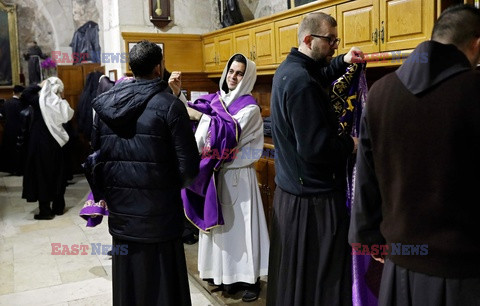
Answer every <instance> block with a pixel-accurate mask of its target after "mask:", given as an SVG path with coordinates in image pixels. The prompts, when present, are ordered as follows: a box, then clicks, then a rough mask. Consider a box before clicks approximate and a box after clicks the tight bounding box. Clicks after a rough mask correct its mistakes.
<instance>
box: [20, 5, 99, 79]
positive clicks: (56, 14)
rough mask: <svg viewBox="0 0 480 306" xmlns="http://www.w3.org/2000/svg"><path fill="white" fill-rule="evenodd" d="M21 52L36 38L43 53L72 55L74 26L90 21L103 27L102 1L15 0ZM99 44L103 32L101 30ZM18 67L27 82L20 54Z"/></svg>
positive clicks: (23, 62) (23, 61) (24, 66)
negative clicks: (57, 52)
mask: <svg viewBox="0 0 480 306" xmlns="http://www.w3.org/2000/svg"><path fill="white" fill-rule="evenodd" d="M15 4H16V5H17V22H18V44H19V49H20V50H19V51H20V55H23V54H24V53H25V52H26V51H27V43H28V42H30V41H36V42H37V44H38V46H39V47H40V48H41V49H42V51H43V53H45V54H47V55H51V52H52V51H60V52H63V53H67V54H71V52H72V49H71V48H70V46H69V45H70V42H71V41H72V38H73V34H74V32H75V30H76V29H77V28H79V27H80V26H81V25H83V24H84V23H85V22H87V21H89V20H91V21H94V22H96V23H98V24H99V28H100V29H102V18H101V13H100V12H101V10H99V7H100V8H101V6H99V4H100V5H101V0H62V1H58V0H16V1H15ZM99 34H100V45H102V43H101V42H102V40H103V32H102V31H100V33H99ZM20 64H21V65H20V69H21V72H22V73H23V74H24V75H25V79H26V80H27V82H28V68H27V62H26V61H25V59H23V56H21V59H20Z"/></svg>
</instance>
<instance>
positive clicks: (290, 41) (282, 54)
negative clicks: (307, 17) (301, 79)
mask: <svg viewBox="0 0 480 306" xmlns="http://www.w3.org/2000/svg"><path fill="white" fill-rule="evenodd" d="M302 19H303V16H295V17H292V18H287V19H284V20H280V21H275V38H276V39H275V52H276V62H277V63H278V64H280V63H281V62H283V61H284V60H285V58H287V55H288V54H289V53H290V50H291V49H292V47H298V25H299V24H300V22H301V21H302Z"/></svg>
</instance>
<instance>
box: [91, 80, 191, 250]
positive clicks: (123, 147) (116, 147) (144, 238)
mask: <svg viewBox="0 0 480 306" xmlns="http://www.w3.org/2000/svg"><path fill="white" fill-rule="evenodd" d="M166 88H167V84H166V83H165V82H163V81H160V80H159V79H156V80H148V81H147V80H133V81H126V82H123V83H120V84H117V85H115V86H114V87H113V88H112V89H111V90H109V91H108V92H106V93H104V94H102V95H100V96H98V97H97V98H96V99H95V100H94V101H93V102H92V106H93V108H94V109H95V111H96V112H97V118H96V120H95V124H94V127H93V132H92V144H93V147H94V149H95V150H98V149H100V157H99V160H100V161H102V162H103V165H102V168H101V169H102V170H101V171H100V173H101V177H102V187H103V191H104V194H105V199H106V201H107V205H108V208H109V210H110V216H109V218H108V219H109V220H108V224H109V229H110V234H111V235H112V236H114V237H116V238H119V239H125V240H131V241H138V242H147V243H148V242H159V241H166V240H171V239H175V238H177V237H181V235H182V231H183V216H184V213H183V205H182V200H181V197H180V189H181V188H182V187H184V186H186V185H187V184H188V183H189V182H191V180H193V179H194V177H195V176H196V175H197V173H198V166H199V154H198V150H197V146H196V143H195V139H194V136H193V132H192V129H191V127H190V122H189V118H188V115H187V111H186V109H185V106H184V105H183V104H182V102H180V100H178V99H176V98H175V97H174V96H173V95H172V94H170V93H167V92H165V89H166Z"/></svg>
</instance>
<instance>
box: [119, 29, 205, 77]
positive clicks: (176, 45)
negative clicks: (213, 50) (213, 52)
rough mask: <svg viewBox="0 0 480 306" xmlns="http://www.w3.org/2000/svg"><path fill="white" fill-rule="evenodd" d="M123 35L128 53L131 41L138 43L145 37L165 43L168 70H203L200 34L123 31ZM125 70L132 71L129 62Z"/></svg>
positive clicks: (155, 41)
mask: <svg viewBox="0 0 480 306" xmlns="http://www.w3.org/2000/svg"><path fill="white" fill-rule="evenodd" d="M122 37H123V39H124V42H125V49H124V50H125V51H124V52H127V53H128V50H129V49H128V45H129V43H137V42H139V41H141V40H144V39H146V40H149V41H151V42H154V43H163V50H164V57H165V66H166V68H167V70H168V71H176V70H178V71H183V72H201V71H203V48H202V37H201V36H200V35H194V34H157V33H135V32H123V33H122ZM127 62H128V59H127ZM125 71H126V72H127V73H131V72H132V71H131V70H130V67H129V66H128V63H125Z"/></svg>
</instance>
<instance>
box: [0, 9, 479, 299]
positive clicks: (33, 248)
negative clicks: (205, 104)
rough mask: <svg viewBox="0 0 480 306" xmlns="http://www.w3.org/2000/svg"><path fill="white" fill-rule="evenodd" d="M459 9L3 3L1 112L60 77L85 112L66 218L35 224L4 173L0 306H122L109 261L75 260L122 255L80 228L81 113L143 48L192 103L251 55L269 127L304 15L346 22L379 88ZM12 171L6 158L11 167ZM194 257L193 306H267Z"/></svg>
mask: <svg viewBox="0 0 480 306" xmlns="http://www.w3.org/2000/svg"><path fill="white" fill-rule="evenodd" d="M231 3H234V4H235V6H234V10H229V9H231V7H230V6H229V5H231ZM459 3H469V4H473V5H476V6H477V7H478V5H479V2H478V1H477V0H404V1H392V0H368V1H366V0H318V1H311V0H310V1H302V0H236V1H225V0H195V1H192V0H142V1H130V0H64V1H57V0H0V28H1V32H0V35H1V36H0V47H1V49H0V103H2V105H3V103H4V102H5V100H8V99H10V98H11V97H12V93H13V90H14V87H15V85H21V86H23V87H25V88H26V87H28V86H29V85H31V84H33V83H40V82H41V81H43V80H44V79H46V78H48V77H50V76H57V77H58V78H60V79H61V80H62V81H63V84H64V99H65V100H66V101H68V103H69V105H70V107H71V108H72V109H73V110H74V111H75V113H74V115H73V118H72V120H71V122H70V125H69V127H70V131H69V134H70V152H71V154H70V158H69V160H68V161H67V163H68V168H69V170H70V174H71V176H70V178H69V181H68V185H67V187H66V193H65V202H66V210H65V213H64V214H63V215H60V216H56V217H55V218H54V219H53V220H51V221H43V220H35V219H34V217H33V216H34V214H35V213H37V211H38V206H37V203H30V202H26V201H25V200H24V199H22V176H21V173H20V174H19V173H9V171H4V170H2V171H4V172H0V305H59V306H60V305H71V306H72V305H110V304H111V303H112V288H111V287H112V284H111V281H112V272H111V268H112V261H111V256H109V255H108V254H106V253H105V252H102V251H101V250H100V249H98V250H97V253H96V254H88V255H86V256H82V255H70V254H69V253H70V252H71V251H72V250H71V246H72V245H77V246H82V245H93V244H96V243H99V244H101V245H111V244H112V237H111V236H110V234H109V232H108V225H107V222H106V221H103V222H102V223H100V224H99V225H98V226H96V227H86V226H85V225H86V222H85V220H84V219H83V218H81V217H80V216H79V211H80V210H81V209H82V207H83V205H84V204H85V201H86V199H87V195H88V193H89V190H90V189H89V186H88V182H87V180H86V179H85V177H84V174H83V168H82V163H83V162H84V161H85V159H86V158H87V156H88V155H89V154H91V153H92V151H91V150H92V149H91V146H90V135H89V132H91V124H92V122H91V120H90V121H88V120H87V121H85V120H86V119H85V117H84V118H81V116H82V115H81V114H82V113H81V110H82V107H85V106H84V105H83V106H82V104H81V102H82V95H85V94H88V93H86V91H87V90H88V89H89V88H90V85H89V82H90V81H89V78H92V79H93V76H94V75H96V80H97V81H98V79H99V77H100V76H101V75H106V76H107V77H108V78H109V79H110V80H111V81H113V82H115V81H118V80H119V79H120V78H122V77H131V76H133V73H132V70H131V68H130V67H129V65H128V53H129V51H130V50H131V49H132V48H133V47H134V46H135V45H136V44H137V43H138V42H140V41H142V40H148V41H151V42H154V43H156V44H157V45H158V46H160V47H161V48H162V51H163V56H164V59H165V69H166V70H167V71H168V72H173V71H181V72H182V92H183V93H184V95H185V96H186V98H187V99H189V100H193V99H195V97H198V96H199V95H201V94H205V93H214V92H216V91H217V90H218V83H219V80H220V77H221V76H222V72H223V69H224V67H225V65H226V63H227V62H228V60H229V59H230V57H231V56H232V55H233V54H235V53H242V54H244V55H245V56H247V57H248V59H249V60H252V61H254V62H255V64H256V66H257V81H256V83H255V86H254V89H253V91H252V95H253V97H254V98H255V99H256V101H257V103H258V105H259V106H260V109H261V115H262V118H263V119H265V120H266V121H265V122H266V123H267V122H268V120H269V118H270V100H271V89H272V80H273V76H274V73H275V71H276V69H277V68H278V67H279V65H280V64H281V63H282V62H283V61H284V60H285V58H286V57H287V55H288V54H289V52H290V50H291V48H292V47H297V46H298V41H297V33H298V25H299V23H300V22H301V20H302V19H303V18H304V16H305V15H307V14H309V13H312V12H324V13H326V14H329V15H331V16H333V17H334V18H335V19H336V20H337V28H338V38H340V39H341V40H340V42H339V45H338V49H337V50H336V53H335V55H340V54H344V53H346V52H348V50H349V49H350V48H351V47H353V46H356V47H359V48H361V49H362V50H363V52H364V53H365V59H366V67H367V68H366V78H367V82H368V85H369V86H370V85H372V84H373V83H374V82H375V81H376V80H378V79H380V78H381V77H382V76H384V75H386V74H387V73H390V72H392V71H395V70H396V69H397V68H398V67H399V66H400V65H401V64H402V62H403V61H404V60H405V59H406V58H407V57H408V56H409V55H410V54H411V53H412V51H413V50H414V49H415V47H416V46H417V45H418V44H420V43H422V42H424V41H427V40H429V39H430V35H431V32H432V29H433V25H434V22H435V20H436V19H437V18H438V16H440V14H441V13H442V11H444V10H445V9H446V8H447V7H449V6H451V5H454V4H459ZM87 45H88V46H87ZM0 107H1V106H0ZM90 114H91V111H90ZM83 116H85V115H83ZM0 123H1V124H0V143H1V142H2V140H4V139H6V138H5V135H4V121H3V119H2V121H1V122H0ZM88 125H90V126H88ZM265 131H266V132H265V137H264V142H265V143H264V154H263V155H262V156H261V158H260V159H259V160H258V162H257V163H256V164H255V170H256V174H257V180H258V186H259V189H260V194H261V199H262V202H263V211H264V212H265V217H266V222H267V226H268V227H269V230H270V227H271V218H272V211H273V195H274V191H275V187H276V184H275V162H274V151H275V145H274V143H273V141H272V137H271V134H268V133H267V129H265ZM265 152H267V154H265ZM9 163H10V161H9V160H8V158H7V159H6V157H4V156H3V155H2V164H6V165H8V164H9ZM55 245H57V246H58V248H57V249H55V247H54V246H55ZM65 247H66V249H64V248H65ZM184 247H185V255H186V260H187V268H188V273H189V286H190V294H191V300H192V304H193V305H199V306H200V305H205V306H206V305H247V304H248V305H265V303H266V289H267V286H268V277H262V278H261V279H260V284H261V288H262V291H261V292H260V295H259V297H258V300H256V301H254V302H250V303H246V302H243V301H242V296H241V294H228V293H226V292H222V291H221V290H216V289H218V288H217V287H215V286H211V284H209V283H208V282H206V281H205V280H202V279H201V278H200V277H199V274H198V271H197V252H198V243H195V241H194V242H193V243H191V244H187V243H185V244H184ZM60 250H61V252H60ZM57 251H58V252H57ZM55 253H56V254H55ZM55 255H56V256H55ZM92 255H93V256H92Z"/></svg>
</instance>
